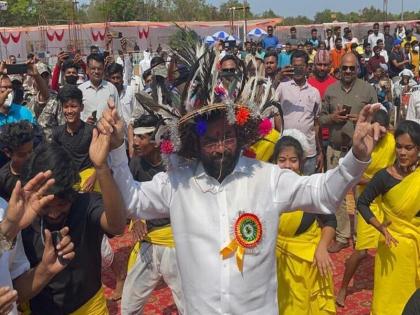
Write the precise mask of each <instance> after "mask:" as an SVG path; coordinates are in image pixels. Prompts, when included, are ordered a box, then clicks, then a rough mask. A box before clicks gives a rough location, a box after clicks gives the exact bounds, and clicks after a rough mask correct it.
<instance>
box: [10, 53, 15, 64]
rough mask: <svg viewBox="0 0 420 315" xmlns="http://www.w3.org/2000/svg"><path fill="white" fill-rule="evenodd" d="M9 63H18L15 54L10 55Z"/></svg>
mask: <svg viewBox="0 0 420 315" xmlns="http://www.w3.org/2000/svg"><path fill="white" fill-rule="evenodd" d="M9 63H10V64H11V65H15V64H16V56H15V55H10V56H9Z"/></svg>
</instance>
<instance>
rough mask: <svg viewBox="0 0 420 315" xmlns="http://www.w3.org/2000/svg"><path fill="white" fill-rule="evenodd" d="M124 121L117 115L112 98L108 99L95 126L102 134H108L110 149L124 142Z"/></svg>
mask: <svg viewBox="0 0 420 315" xmlns="http://www.w3.org/2000/svg"><path fill="white" fill-rule="evenodd" d="M124 127H125V126H124V121H123V120H122V119H121V117H120V116H119V115H118V111H117V108H116V107H115V103H114V101H113V100H111V99H110V100H109V101H108V108H107V109H106V110H104V112H103V113H102V117H101V119H100V120H99V121H98V123H97V125H96V128H97V129H98V131H99V132H100V133H101V134H103V135H109V136H110V137H111V138H110V141H111V142H110V145H111V147H110V149H111V150H114V149H116V148H118V147H120V146H121V145H122V144H123V143H124Z"/></svg>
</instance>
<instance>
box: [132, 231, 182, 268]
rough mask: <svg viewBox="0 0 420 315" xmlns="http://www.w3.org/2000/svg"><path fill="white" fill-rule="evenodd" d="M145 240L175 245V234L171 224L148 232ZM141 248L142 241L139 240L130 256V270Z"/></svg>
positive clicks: (170, 245) (168, 245)
mask: <svg viewBox="0 0 420 315" xmlns="http://www.w3.org/2000/svg"><path fill="white" fill-rule="evenodd" d="M144 241H146V242H148V243H151V244H153V245H161V246H166V247H175V241H174V236H173V234H172V228H171V226H170V225H167V226H163V227H160V228H156V229H153V230H151V231H150V232H149V233H147V235H146V237H145V238H144ZM140 249H141V242H137V243H136V244H135V245H134V248H133V250H132V251H131V253H130V257H129V258H128V267H127V268H128V270H130V269H131V268H132V267H133V265H134V263H135V262H136V260H137V256H138V254H139V252H140Z"/></svg>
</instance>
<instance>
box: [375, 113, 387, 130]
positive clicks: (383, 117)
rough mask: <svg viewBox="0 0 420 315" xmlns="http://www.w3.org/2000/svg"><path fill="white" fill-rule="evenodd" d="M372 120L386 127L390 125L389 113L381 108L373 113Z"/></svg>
mask: <svg viewBox="0 0 420 315" xmlns="http://www.w3.org/2000/svg"><path fill="white" fill-rule="evenodd" d="M372 122H377V123H378V124H380V125H381V126H383V127H385V128H388V126H389V115H388V113H387V112H386V111H385V110H383V109H380V110H378V111H377V112H376V113H375V114H374V115H373V119H372Z"/></svg>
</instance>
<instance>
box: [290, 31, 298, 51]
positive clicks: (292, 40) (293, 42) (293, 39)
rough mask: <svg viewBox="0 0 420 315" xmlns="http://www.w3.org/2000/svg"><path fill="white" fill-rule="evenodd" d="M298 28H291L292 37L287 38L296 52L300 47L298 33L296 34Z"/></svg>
mask: <svg viewBox="0 0 420 315" xmlns="http://www.w3.org/2000/svg"><path fill="white" fill-rule="evenodd" d="M296 32H297V31H296V27H294V26H293V27H291V28H290V35H289V36H288V37H287V42H288V43H289V44H290V46H292V50H295V49H296V48H297V45H298V42H299V40H298V38H297V33H296Z"/></svg>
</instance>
